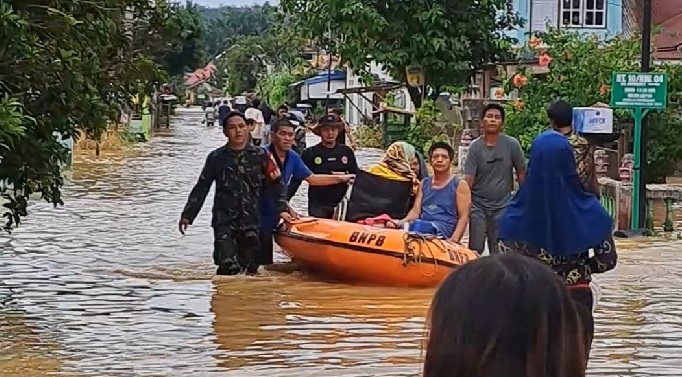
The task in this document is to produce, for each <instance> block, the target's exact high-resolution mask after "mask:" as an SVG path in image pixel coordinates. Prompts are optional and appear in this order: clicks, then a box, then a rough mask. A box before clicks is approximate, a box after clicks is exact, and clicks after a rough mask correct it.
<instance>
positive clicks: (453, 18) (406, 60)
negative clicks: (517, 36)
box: [280, 0, 522, 107]
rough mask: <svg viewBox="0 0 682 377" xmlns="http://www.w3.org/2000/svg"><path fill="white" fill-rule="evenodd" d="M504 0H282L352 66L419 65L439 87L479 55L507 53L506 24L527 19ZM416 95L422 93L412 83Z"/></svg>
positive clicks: (463, 75) (303, 27)
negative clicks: (370, 0) (379, 0)
mask: <svg viewBox="0 0 682 377" xmlns="http://www.w3.org/2000/svg"><path fill="white" fill-rule="evenodd" d="M508 4H509V2H508V1H506V0H489V1H476V0H464V1H462V0H435V2H434V1H431V2H423V1H422V2H419V1H417V2H415V1H400V0H388V1H383V2H366V1H361V0H282V1H280V6H281V7H282V9H283V11H284V12H285V13H286V14H288V15H290V17H291V22H292V24H293V26H294V27H296V28H297V30H299V33H300V35H301V36H303V37H305V38H307V39H309V40H312V41H316V42H317V44H318V45H320V46H328V48H329V49H330V50H332V51H334V52H335V53H338V54H339V56H341V58H342V59H343V61H344V62H345V63H347V64H348V65H349V66H350V67H351V68H352V69H353V71H355V72H358V73H359V74H366V73H367V69H368V67H369V63H370V62H371V61H375V62H377V63H380V64H382V65H383V66H384V67H385V68H386V69H387V70H389V72H390V73H391V74H392V75H393V77H395V78H396V79H402V80H405V68H406V67H407V66H410V65H418V66H421V67H422V69H423V71H424V72H425V78H426V84H427V85H428V86H430V87H432V88H433V89H435V90H434V92H435V93H438V92H439V91H440V89H442V88H446V87H463V86H467V85H468V84H469V78H470V77H471V75H472V74H473V73H474V72H475V69H476V68H477V67H478V66H479V65H480V64H481V63H487V62H491V61H500V60H505V59H507V58H508V57H510V55H509V51H510V46H511V45H512V42H514V41H513V40H512V39H511V38H509V37H507V36H505V35H504V33H503V31H504V30H508V29H510V28H513V27H516V26H519V25H521V23H522V20H521V18H520V17H519V16H518V14H516V13H514V12H513V11H512V10H511V8H510V7H509V6H508ZM410 95H411V97H412V101H413V102H414V103H415V105H416V106H417V107H419V106H420V105H421V97H422V96H421V95H420V93H418V92H417V91H414V90H412V91H411V93H410Z"/></svg>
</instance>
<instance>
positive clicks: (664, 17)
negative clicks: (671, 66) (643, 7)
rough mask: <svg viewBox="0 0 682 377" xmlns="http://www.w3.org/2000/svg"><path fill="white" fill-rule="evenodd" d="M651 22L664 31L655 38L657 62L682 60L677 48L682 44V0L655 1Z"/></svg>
mask: <svg viewBox="0 0 682 377" xmlns="http://www.w3.org/2000/svg"><path fill="white" fill-rule="evenodd" d="M651 21H652V23H653V24H654V25H660V26H661V27H662V28H663V31H662V32H661V33H660V34H658V35H656V36H654V39H653V44H654V46H656V50H655V51H654V58H655V59H657V60H680V59H682V53H680V52H679V51H678V50H677V47H678V46H679V45H681V44H682V0H653V1H652V4H651Z"/></svg>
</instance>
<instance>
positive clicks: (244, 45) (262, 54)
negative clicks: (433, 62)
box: [216, 6, 307, 94]
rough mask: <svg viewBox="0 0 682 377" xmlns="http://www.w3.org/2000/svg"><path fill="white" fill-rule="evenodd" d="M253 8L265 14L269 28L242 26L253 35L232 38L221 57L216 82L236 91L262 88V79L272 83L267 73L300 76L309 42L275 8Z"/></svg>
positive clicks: (218, 60) (230, 90) (228, 89)
mask: <svg viewBox="0 0 682 377" xmlns="http://www.w3.org/2000/svg"><path fill="white" fill-rule="evenodd" d="M238 9H241V8H238ZM252 9H255V10H256V11H258V12H260V13H256V14H258V15H260V16H263V17H265V19H266V20H267V23H266V26H267V27H266V28H264V29H248V30H246V29H240V32H245V33H249V34H245V35H236V36H232V37H230V38H229V39H228V40H229V42H227V43H230V47H229V48H227V49H226V50H225V51H223V52H222V54H219V58H218V59H217V68H218V69H217V75H216V76H217V77H216V81H217V83H218V84H219V85H225V88H226V90H227V91H228V92H230V93H233V94H237V93H241V92H243V91H245V90H251V89H256V90H259V91H262V89H263V88H260V87H259V85H258V83H259V81H263V82H265V81H268V82H272V80H268V77H266V76H271V75H274V76H276V77H278V78H284V77H285V76H286V77H288V76H291V77H296V76H297V74H296V73H295V72H296V70H297V68H300V66H301V63H302V59H301V58H300V55H301V52H302V50H303V47H304V46H305V45H306V43H307V41H306V40H305V39H303V38H301V37H300V36H298V35H296V34H295V32H294V30H293V29H292V28H291V27H289V24H288V23H287V20H285V18H284V17H283V15H282V14H281V13H278V12H276V10H275V8H272V7H267V6H265V7H257V6H256V7H253V8H252ZM242 11H243V10H242ZM254 17H255V16H254ZM280 73H281V74H280ZM282 75H284V76H282ZM268 90H269V89H268Z"/></svg>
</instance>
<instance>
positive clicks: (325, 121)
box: [292, 114, 358, 219]
mask: <svg viewBox="0 0 682 377" xmlns="http://www.w3.org/2000/svg"><path fill="white" fill-rule="evenodd" d="M341 128H343V121H342V120H341V119H340V118H339V117H338V116H337V115H335V114H327V115H325V116H323V117H322V118H320V121H319V122H318V124H317V126H315V128H314V130H313V131H314V132H315V134H317V135H319V136H320V138H321V139H322V141H321V142H320V143H319V144H317V145H314V146H312V147H310V148H308V149H306V150H304V151H303V153H302V154H301V159H302V160H303V162H304V163H305V165H306V166H307V167H308V168H309V169H310V170H311V171H312V172H313V174H357V172H358V163H357V160H356V159H355V153H353V150H352V149H350V147H348V146H346V145H342V144H339V143H337V142H336V138H337V137H338V136H339V130H340V129H341ZM347 190H348V185H347V184H346V183H339V184H336V185H333V186H311V187H310V188H309V189H308V214H309V215H310V216H313V217H320V218H325V219H331V218H332V217H333V216H334V208H336V206H337V205H338V204H339V202H340V201H341V199H343V196H344V195H345V194H346V191H347ZM292 196H293V193H292Z"/></svg>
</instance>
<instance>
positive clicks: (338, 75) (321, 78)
mask: <svg viewBox="0 0 682 377" xmlns="http://www.w3.org/2000/svg"><path fill="white" fill-rule="evenodd" d="M328 76H331V81H346V72H344V71H341V70H334V71H332V72H331V75H329V74H327V72H321V73H318V74H317V75H316V76H313V77H311V78H308V79H305V80H303V83H304V84H306V85H312V84H319V83H321V82H327V80H328Z"/></svg>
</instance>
